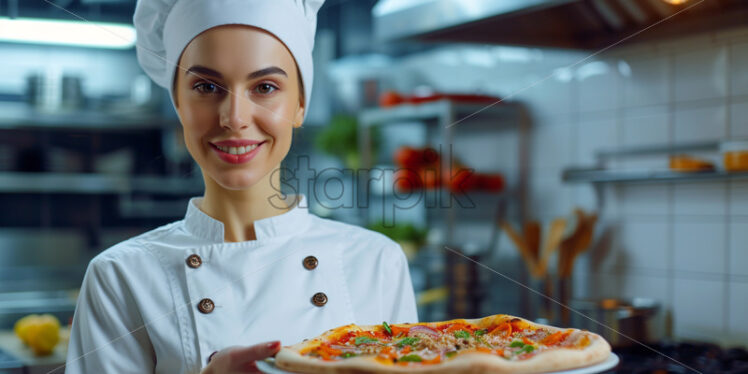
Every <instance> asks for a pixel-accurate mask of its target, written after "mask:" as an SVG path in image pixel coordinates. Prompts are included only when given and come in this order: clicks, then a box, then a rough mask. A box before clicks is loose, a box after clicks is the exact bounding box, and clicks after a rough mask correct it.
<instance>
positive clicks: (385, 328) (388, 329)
mask: <svg viewBox="0 0 748 374" xmlns="http://www.w3.org/2000/svg"><path fill="white" fill-rule="evenodd" d="M382 326H384V331H387V334H389V335H392V329H391V328H390V325H388V324H387V321H385V322H382Z"/></svg>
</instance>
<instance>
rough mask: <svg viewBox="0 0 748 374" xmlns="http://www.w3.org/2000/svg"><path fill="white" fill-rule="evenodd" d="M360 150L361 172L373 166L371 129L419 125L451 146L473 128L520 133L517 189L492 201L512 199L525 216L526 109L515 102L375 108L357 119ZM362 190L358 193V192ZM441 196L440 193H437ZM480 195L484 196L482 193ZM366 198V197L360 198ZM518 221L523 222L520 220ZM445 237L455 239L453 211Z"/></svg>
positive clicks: (445, 102) (365, 176) (362, 175)
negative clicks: (435, 132)
mask: <svg viewBox="0 0 748 374" xmlns="http://www.w3.org/2000/svg"><path fill="white" fill-rule="evenodd" d="M358 121H359V127H360V128H359V130H360V131H359V149H360V152H361V166H362V170H365V171H366V170H369V169H370V168H371V167H372V166H373V159H372V152H371V131H370V130H371V128H372V127H374V126H383V125H396V124H397V123H404V122H408V121H411V122H412V121H418V122H422V123H424V124H425V125H426V126H427V129H428V131H432V130H436V131H438V132H439V137H440V139H441V141H442V142H443V143H444V144H452V142H453V139H454V137H455V136H459V133H460V132H461V131H465V129H468V128H475V127H476V126H479V127H482V128H491V129H497V130H499V129H506V128H507V125H508V126H509V128H510V129H512V130H516V131H519V133H520V135H521V136H520V141H521V142H522V143H523V144H521V146H520V147H519V152H520V154H519V155H518V160H519V163H520V167H519V168H518V170H519V173H520V175H519V176H518V179H517V180H518V181H519V183H518V185H517V186H513V187H512V188H511V189H509V190H508V191H507V192H505V193H502V194H494V196H495V197H497V198H499V197H507V195H509V194H510V195H512V197H513V198H515V199H516V200H517V203H518V204H519V207H520V209H519V212H520V215H522V216H524V212H526V202H525V201H526V199H525V191H526V189H525V188H524V186H525V183H526V180H527V179H526V175H525V173H526V168H524V167H522V166H523V165H525V164H526V160H527V155H526V149H527V147H526V144H524V143H525V142H526V141H527V137H526V136H525V135H526V132H527V128H528V117H527V114H526V112H525V109H524V107H523V106H521V105H520V104H517V103H514V102H500V103H497V104H475V103H460V102H454V101H450V100H438V101H433V102H427V103H423V104H404V105H398V106H395V107H391V108H376V109H369V110H365V111H363V112H362V113H361V114H360V115H359V117H358ZM359 178H360V179H359V181H363V182H362V183H365V181H366V180H368V178H369V175H368V174H367V173H360V174H359ZM360 191H361V189H359V192H360ZM437 193H439V194H442V192H439V191H437ZM483 195H486V194H485V193H484V194H483ZM361 197H362V198H365V196H361ZM520 219H524V217H521V218H520ZM445 221H446V222H445V224H446V226H445V228H446V235H445V241H446V242H447V243H451V242H452V241H453V238H454V226H455V211H454V210H453V209H449V210H447V214H446V217H445Z"/></svg>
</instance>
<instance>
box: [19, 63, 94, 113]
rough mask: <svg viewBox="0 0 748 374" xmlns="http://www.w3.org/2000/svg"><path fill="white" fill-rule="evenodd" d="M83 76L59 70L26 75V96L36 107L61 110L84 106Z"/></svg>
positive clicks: (44, 109)
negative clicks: (63, 72)
mask: <svg viewBox="0 0 748 374" xmlns="http://www.w3.org/2000/svg"><path fill="white" fill-rule="evenodd" d="M82 86H83V85H82V78H81V77H79V76H76V75H71V74H61V73H60V72H58V71H54V70H50V71H46V72H37V73H33V74H31V75H29V76H27V77H26V97H27V100H28V102H29V103H30V104H31V105H33V106H34V107H35V108H36V109H38V110H42V111H52V112H53V111H59V110H73V109H80V108H81V107H82V106H83V101H84V98H83V88H82Z"/></svg>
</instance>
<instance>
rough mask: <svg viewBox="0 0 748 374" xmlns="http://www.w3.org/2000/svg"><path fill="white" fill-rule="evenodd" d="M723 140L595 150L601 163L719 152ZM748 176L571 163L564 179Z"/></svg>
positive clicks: (639, 180)
mask: <svg viewBox="0 0 748 374" xmlns="http://www.w3.org/2000/svg"><path fill="white" fill-rule="evenodd" d="M720 144H721V142H719V141H712V142H699V143H688V144H678V145H656V146H647V147H630V148H620V149H615V150H603V151H599V152H597V153H596V154H595V157H596V159H597V161H598V164H599V165H604V164H605V162H607V161H608V160H611V159H615V158H625V157H632V156H646V155H673V154H682V153H688V152H717V151H719V147H720ZM744 178H748V172H727V171H724V170H719V169H715V170H709V171H695V172H682V171H674V170H669V169H661V170H615V169H607V168H605V167H603V166H600V167H589V168H575V167H570V168H566V169H564V171H563V172H562V175H561V179H562V180H563V181H564V182H568V183H593V184H610V183H663V182H698V181H716V180H730V179H744Z"/></svg>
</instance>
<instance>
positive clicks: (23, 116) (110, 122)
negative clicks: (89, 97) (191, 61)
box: [0, 102, 179, 130]
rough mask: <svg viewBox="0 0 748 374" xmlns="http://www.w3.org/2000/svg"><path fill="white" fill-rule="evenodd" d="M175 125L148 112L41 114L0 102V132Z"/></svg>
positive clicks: (176, 124)
mask: <svg viewBox="0 0 748 374" xmlns="http://www.w3.org/2000/svg"><path fill="white" fill-rule="evenodd" d="M173 126H179V122H178V121H177V119H171V118H165V117H163V116H160V115H155V114H149V113H138V112H131V113H116V112H115V113H107V112H102V111H91V110H71V111H59V112H44V111H38V110H36V109H34V108H33V107H32V106H30V105H28V104H26V103H8V102H0V129H29V128H39V129H45V128H46V129H76V130H86V129H88V130H114V129H120V130H139V129H160V128H170V127H173Z"/></svg>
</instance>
